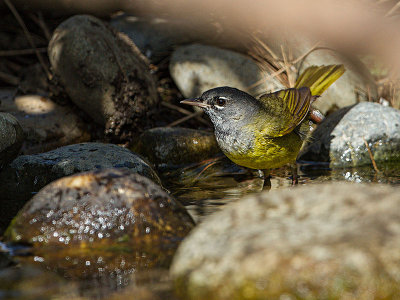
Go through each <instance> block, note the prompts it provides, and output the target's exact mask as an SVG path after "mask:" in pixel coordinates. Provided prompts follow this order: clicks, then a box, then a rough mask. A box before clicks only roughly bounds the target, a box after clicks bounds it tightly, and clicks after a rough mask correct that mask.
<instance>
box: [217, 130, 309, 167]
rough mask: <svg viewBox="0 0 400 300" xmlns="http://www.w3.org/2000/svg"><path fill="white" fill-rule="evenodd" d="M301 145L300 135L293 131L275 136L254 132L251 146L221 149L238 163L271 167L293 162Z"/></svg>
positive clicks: (247, 165)
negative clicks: (269, 136) (236, 149)
mask: <svg viewBox="0 0 400 300" xmlns="http://www.w3.org/2000/svg"><path fill="white" fill-rule="evenodd" d="M301 145H302V141H301V139H300V137H299V136H298V135H297V134H296V133H294V132H291V133H289V134H286V135H284V136H282V137H276V138H266V137H265V136H262V135H261V134H255V136H254V140H253V143H252V146H251V147H247V148H246V149H240V151H225V150H224V149H223V151H224V153H225V155H226V156H227V157H228V158H229V159H231V160H232V161H233V162H234V163H236V164H238V165H241V166H244V167H247V168H252V169H273V168H279V167H282V166H283V165H285V164H288V163H293V162H295V161H296V157H297V154H298V153H299V151H300V148H301ZM231 150H232V148H231Z"/></svg>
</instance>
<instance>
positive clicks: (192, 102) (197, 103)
mask: <svg viewBox="0 0 400 300" xmlns="http://www.w3.org/2000/svg"><path fill="white" fill-rule="evenodd" d="M181 103H182V104H188V105H192V106H198V107H201V108H208V107H210V105H209V104H207V103H203V102H201V99H200V98H193V99H186V100H183V101H181Z"/></svg>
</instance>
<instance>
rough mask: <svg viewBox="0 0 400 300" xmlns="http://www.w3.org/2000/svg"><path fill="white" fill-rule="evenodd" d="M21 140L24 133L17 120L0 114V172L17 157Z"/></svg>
mask: <svg viewBox="0 0 400 300" xmlns="http://www.w3.org/2000/svg"><path fill="white" fill-rule="evenodd" d="M23 140H24V133H23V131H22V128H21V125H20V124H19V123H18V120H17V119H16V118H15V117H13V116H12V115H10V114H8V113H1V112H0V170H1V169H2V168H3V166H5V165H6V164H8V163H9V162H10V161H12V160H13V159H14V158H15V157H16V156H17V155H18V153H19V151H20V149H21V146H22V142H23Z"/></svg>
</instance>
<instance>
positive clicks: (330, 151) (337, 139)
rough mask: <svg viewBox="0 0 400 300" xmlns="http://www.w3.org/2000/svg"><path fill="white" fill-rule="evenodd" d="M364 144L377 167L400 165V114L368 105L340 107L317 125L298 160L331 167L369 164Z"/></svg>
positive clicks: (391, 109)
mask: <svg viewBox="0 0 400 300" xmlns="http://www.w3.org/2000/svg"><path fill="white" fill-rule="evenodd" d="M364 141H365V142H367V143H368V146H369V148H370V149H371V152H372V154H373V157H374V160H375V161H376V162H377V163H378V166H379V163H393V162H400V111H399V110H397V109H394V108H391V107H385V106H382V105H380V104H377V103H371V102H365V103H359V104H357V105H355V106H350V107H345V108H342V109H340V110H338V111H336V112H335V113H333V114H331V115H329V116H328V117H327V118H326V119H325V120H324V121H323V122H322V123H321V124H319V125H318V127H317V128H316V130H315V131H314V132H313V133H312V137H311V139H310V140H309V143H308V144H307V145H305V146H304V147H303V149H302V151H301V153H300V155H299V157H298V159H299V160H304V161H325V162H330V166H331V167H354V166H362V165H371V164H372V163H371V158H370V155H369V153H368V150H367V147H366V146H365V142H364Z"/></svg>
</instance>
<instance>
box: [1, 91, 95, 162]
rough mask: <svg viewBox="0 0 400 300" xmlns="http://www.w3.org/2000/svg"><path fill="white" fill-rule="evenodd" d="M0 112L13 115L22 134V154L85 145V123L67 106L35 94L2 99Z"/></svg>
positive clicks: (87, 134)
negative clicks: (78, 144)
mask: <svg viewBox="0 0 400 300" xmlns="http://www.w3.org/2000/svg"><path fill="white" fill-rule="evenodd" d="M0 110H1V111H4V112H8V113H10V114H12V115H13V116H14V117H15V118H16V119H17V120H18V122H19V123H20V124H21V127H22V130H23V132H24V134H25V140H24V142H23V145H22V149H21V154H33V153H41V152H45V151H49V150H52V149H55V148H58V147H61V146H65V145H70V144H75V143H81V142H88V141H89V140H90V134H89V132H88V130H87V126H86V125H85V124H84V122H83V121H82V120H81V119H80V118H79V117H78V116H77V115H76V114H75V113H74V112H73V111H72V110H71V109H70V108H69V107H67V106H60V105H58V104H57V103H55V102H53V101H52V100H50V99H48V98H45V97H41V96H38V95H29V96H19V97H16V98H15V99H13V96H12V94H11V93H10V94H9V97H5V98H3V99H2V100H1V104H0Z"/></svg>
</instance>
